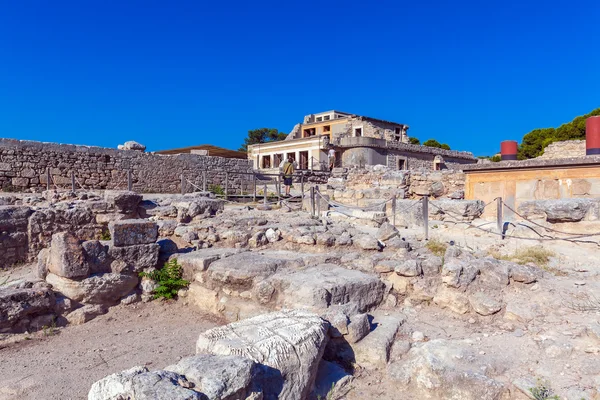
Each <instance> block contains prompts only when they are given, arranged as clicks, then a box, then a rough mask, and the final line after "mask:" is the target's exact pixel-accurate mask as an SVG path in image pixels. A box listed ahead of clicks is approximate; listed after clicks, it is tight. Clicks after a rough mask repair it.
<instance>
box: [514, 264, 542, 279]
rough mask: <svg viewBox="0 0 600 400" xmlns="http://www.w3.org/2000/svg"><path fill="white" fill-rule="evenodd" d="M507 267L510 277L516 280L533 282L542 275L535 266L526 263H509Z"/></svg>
mask: <svg viewBox="0 0 600 400" xmlns="http://www.w3.org/2000/svg"><path fill="white" fill-rule="evenodd" d="M509 268H510V277H511V278H512V279H513V280H514V281H516V282H523V283H533V282H535V281H537V280H538V278H539V277H540V276H541V275H542V274H541V272H540V271H539V270H538V269H537V268H535V267H530V266H528V265H519V264H515V263H511V265H510V267H509Z"/></svg>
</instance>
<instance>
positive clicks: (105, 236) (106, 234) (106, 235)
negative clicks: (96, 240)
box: [100, 229, 111, 240]
mask: <svg viewBox="0 0 600 400" xmlns="http://www.w3.org/2000/svg"><path fill="white" fill-rule="evenodd" d="M110 239H111V237H110V232H109V231H108V229H105V230H103V231H102V232H101V233H100V240H110Z"/></svg>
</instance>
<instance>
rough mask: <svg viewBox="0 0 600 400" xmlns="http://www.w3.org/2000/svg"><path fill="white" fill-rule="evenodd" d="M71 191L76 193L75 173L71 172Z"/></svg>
mask: <svg viewBox="0 0 600 400" xmlns="http://www.w3.org/2000/svg"><path fill="white" fill-rule="evenodd" d="M71 190H72V191H73V192H74V191H75V171H71Z"/></svg>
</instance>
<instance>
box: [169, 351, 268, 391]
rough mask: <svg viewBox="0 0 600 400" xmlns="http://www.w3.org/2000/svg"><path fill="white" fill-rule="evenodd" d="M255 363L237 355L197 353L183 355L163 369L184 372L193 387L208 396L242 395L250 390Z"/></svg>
mask: <svg viewBox="0 0 600 400" xmlns="http://www.w3.org/2000/svg"><path fill="white" fill-rule="evenodd" d="M256 369H257V365H256V364H255V363H254V362H253V361H252V360H250V359H247V358H244V357H239V356H215V355H212V354H199V355H195V356H191V357H185V358H182V359H181V360H180V361H179V362H178V363H177V364H175V365H171V366H168V367H166V368H165V370H166V371H171V372H175V373H177V374H179V375H183V376H185V377H186V379H187V380H188V381H189V382H192V383H193V384H194V390H195V391H197V392H202V394H204V395H206V396H208V398H209V399H245V398H247V396H249V395H250V394H251V392H252V388H251V386H252V379H253V377H254V375H255V373H256Z"/></svg>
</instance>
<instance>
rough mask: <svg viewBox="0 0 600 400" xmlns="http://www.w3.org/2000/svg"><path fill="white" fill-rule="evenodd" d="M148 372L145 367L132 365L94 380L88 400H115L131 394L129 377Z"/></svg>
mask: <svg viewBox="0 0 600 400" xmlns="http://www.w3.org/2000/svg"><path fill="white" fill-rule="evenodd" d="M144 372H148V369H147V368H146V367H133V368H130V369H128V370H125V371H122V372H117V373H115V374H112V375H109V376H107V377H105V378H103V379H100V380H99V381H97V382H95V383H94V384H93V385H92V387H91V389H90V392H89V393H88V400H115V399H118V398H126V397H125V396H127V395H130V394H131V391H132V389H131V379H132V378H133V377H134V376H135V375H138V374H141V373H144Z"/></svg>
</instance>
